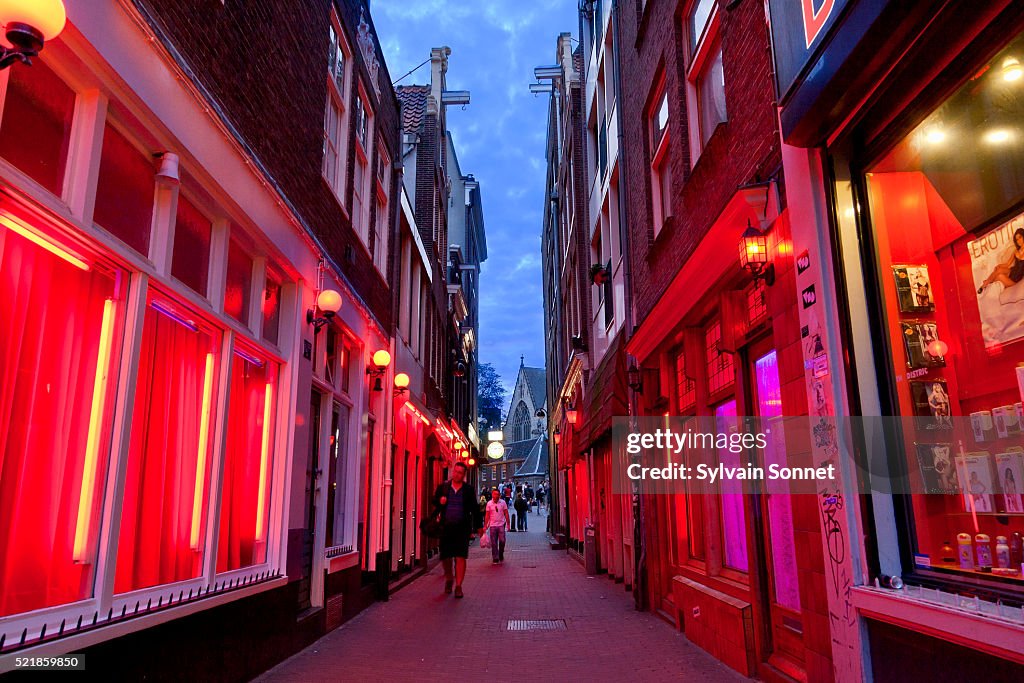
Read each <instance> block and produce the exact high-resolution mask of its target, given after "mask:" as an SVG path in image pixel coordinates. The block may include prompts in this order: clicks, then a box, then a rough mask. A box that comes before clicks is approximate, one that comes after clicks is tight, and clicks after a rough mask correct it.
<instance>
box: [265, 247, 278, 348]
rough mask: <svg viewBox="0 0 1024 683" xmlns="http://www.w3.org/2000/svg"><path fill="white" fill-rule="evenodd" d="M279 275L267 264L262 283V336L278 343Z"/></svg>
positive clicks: (272, 342) (273, 342)
mask: <svg viewBox="0 0 1024 683" xmlns="http://www.w3.org/2000/svg"><path fill="white" fill-rule="evenodd" d="M281 281H282V278H281V276H280V275H279V274H278V273H277V271H276V270H274V269H273V268H271V267H270V266H267V279H266V283H265V284H264V285H263V308H262V312H263V338H264V339H266V340H267V341H268V342H270V343H271V344H277V343H278V337H279V335H280V327H281Z"/></svg>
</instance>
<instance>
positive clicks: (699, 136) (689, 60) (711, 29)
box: [683, 0, 728, 168]
mask: <svg viewBox="0 0 1024 683" xmlns="http://www.w3.org/2000/svg"><path fill="white" fill-rule="evenodd" d="M709 1H710V2H711V3H712V6H711V10H710V13H709V15H708V18H707V21H706V22H705V24H704V27H703V28H702V29H701V33H700V35H694V31H693V29H692V28H691V18H692V17H693V13H694V11H695V10H696V9H697V8H698V7H700V5H701V0H693V2H691V3H690V4H689V6H688V7H687V10H686V12H685V13H684V14H683V39H684V43H685V45H684V47H685V50H684V52H685V54H686V112H687V121H688V124H689V125H688V129H689V137H690V167H691V168H692V167H693V166H695V165H696V164H697V160H698V159H699V158H700V155H701V153H702V152H703V151H704V146H705V143H704V138H705V136H704V135H703V132H704V131H702V129H701V119H702V118H703V117H702V116H701V113H702V108H701V105H702V102H701V98H700V90H699V83H700V80H701V78H702V77H703V76H704V75H705V73H706V68H705V67H707V66H708V65H710V63H711V61H712V60H713V59H714V58H715V55H717V53H718V52H719V51H720V50H721V49H722V41H721V36H720V35H719V34H720V29H721V14H720V13H719V8H718V1H717V0H709ZM726 120H728V115H727V116H726ZM721 123H723V122H719V124H716V128H717V126H718V125H720V124H721ZM706 132H707V136H706V137H707V139H708V140H710V139H711V135H712V134H713V132H714V131H706Z"/></svg>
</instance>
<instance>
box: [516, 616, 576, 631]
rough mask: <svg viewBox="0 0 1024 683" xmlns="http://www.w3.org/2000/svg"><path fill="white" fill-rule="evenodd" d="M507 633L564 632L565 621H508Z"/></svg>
mask: <svg viewBox="0 0 1024 683" xmlns="http://www.w3.org/2000/svg"><path fill="white" fill-rule="evenodd" d="M508 630H509V631H564V630H565V619H509V622H508Z"/></svg>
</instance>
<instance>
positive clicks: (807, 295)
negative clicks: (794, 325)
mask: <svg viewBox="0 0 1024 683" xmlns="http://www.w3.org/2000/svg"><path fill="white" fill-rule="evenodd" d="M800 298H801V300H802V301H803V302H804V308H810V307H811V306H813V305H814V304H816V303H818V295H817V293H816V292H815V291H814V285H811V286H810V287H808V288H807V289H805V290H804V291H803V293H802V294H801V295H800Z"/></svg>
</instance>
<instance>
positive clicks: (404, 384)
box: [395, 372, 409, 396]
mask: <svg viewBox="0 0 1024 683" xmlns="http://www.w3.org/2000/svg"><path fill="white" fill-rule="evenodd" d="M408 390H409V375H407V374H405V373H404V372H400V373H398V374H397V375H395V396H401V395H402V394H404V393H405V392H406V391H408Z"/></svg>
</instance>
